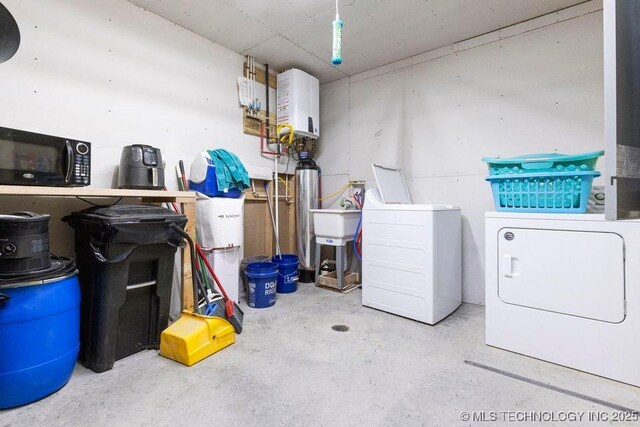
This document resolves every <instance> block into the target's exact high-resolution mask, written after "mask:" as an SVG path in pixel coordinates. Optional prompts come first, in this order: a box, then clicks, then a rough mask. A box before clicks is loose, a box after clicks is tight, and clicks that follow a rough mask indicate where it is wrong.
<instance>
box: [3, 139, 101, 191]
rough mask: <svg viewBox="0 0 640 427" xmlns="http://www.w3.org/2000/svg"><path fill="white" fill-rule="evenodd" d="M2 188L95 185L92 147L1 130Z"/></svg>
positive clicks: (67, 140) (64, 140) (76, 142)
mask: <svg viewBox="0 0 640 427" xmlns="http://www.w3.org/2000/svg"><path fill="white" fill-rule="evenodd" d="M0 184H7V185H44V186H56V187H77V186H84V185H89V184H91V144H90V143H88V142H84V141H75V140H73V139H68V138H60V137H57V136H50V135H42V134H39V133H33V132H26V131H22V130H17V129H9V128H3V127H0Z"/></svg>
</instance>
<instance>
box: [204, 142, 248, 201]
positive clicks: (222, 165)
mask: <svg viewBox="0 0 640 427" xmlns="http://www.w3.org/2000/svg"><path fill="white" fill-rule="evenodd" d="M209 156H211V160H213V165H214V166H215V168H216V181H217V184H218V189H219V190H220V191H223V192H225V193H226V192H227V191H229V189H231V188H238V189H240V190H244V189H246V188H249V185H250V181H249V173H248V172H247V170H246V169H245V167H244V165H243V164H242V162H241V161H240V159H239V158H238V156H236V155H235V154H233V153H230V152H228V151H227V150H223V149H218V150H209Z"/></svg>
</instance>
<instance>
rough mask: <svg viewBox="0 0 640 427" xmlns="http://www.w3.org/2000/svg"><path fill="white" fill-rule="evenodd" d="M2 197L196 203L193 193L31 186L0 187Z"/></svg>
mask: <svg viewBox="0 0 640 427" xmlns="http://www.w3.org/2000/svg"><path fill="white" fill-rule="evenodd" d="M0 196H35V197H87V198H91V197H135V198H141V199H148V200H158V201H162V200H166V201H180V202H187V203H188V202H189V200H190V199H192V200H193V201H195V198H196V193H195V192H193V191H162V190H127V189H119V188H96V187H39V186H31V185H0Z"/></svg>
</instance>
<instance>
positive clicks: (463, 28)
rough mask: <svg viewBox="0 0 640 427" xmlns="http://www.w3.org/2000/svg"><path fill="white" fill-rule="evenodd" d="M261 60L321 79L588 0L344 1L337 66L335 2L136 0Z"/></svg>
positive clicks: (298, 0)
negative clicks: (333, 58)
mask: <svg viewBox="0 0 640 427" xmlns="http://www.w3.org/2000/svg"><path fill="white" fill-rule="evenodd" d="M129 1H130V2H131V3H133V4H136V5H138V6H140V7H143V8H144V9H146V10H148V11H150V12H152V13H155V14H157V15H159V16H162V17H163V18H166V19H168V20H169V21H172V22H174V23H176V24H178V25H180V26H182V27H184V28H186V29H188V30H190V31H193V32H194V33H196V34H199V35H201V36H203V37H205V38H207V39H209V40H211V41H214V42H216V43H218V44H220V45H222V46H225V47H227V48H229V49H231V50H233V51H235V52H238V53H240V54H243V55H247V54H248V55H252V56H254V57H255V58H256V60H257V61H258V62H259V63H263V64H264V63H268V64H269V65H270V66H271V67H272V68H274V69H277V70H285V69H287V68H292V67H295V68H300V69H302V70H305V71H307V72H308V73H310V74H312V75H315V76H316V77H318V78H319V79H320V82H321V83H328V82H331V81H333V80H337V79H340V78H343V77H346V76H351V75H354V74H357V73H360V72H362V71H366V70H370V69H372V68H375V67H378V66H381V65H384V64H388V63H391V62H394V61H398V60H400V59H404V58H407V57H409V56H413V55H417V54H419V53H423V52H427V51H430V50H433V49H437V48H439V47H442V46H446V45H449V44H451V43H455V42H459V41H462V40H466V39H468V38H471V37H475V36H478V35H481V34H485V33H488V32H491V31H495V30H498V29H500V28H504V27H507V26H510V25H513V24H516V23H518V22H522V21H526V20H529V19H532V18H535V17H538V16H541V15H546V14H548V13H552V12H555V11H557V10H559V9H564V8H566V7H569V6H573V5H576V4H579V3H583V2H584V1H585V0H339V10H340V19H342V20H343V21H344V29H343V47H342V57H343V63H342V64H341V65H339V66H337V67H336V66H333V65H332V64H331V44H332V33H331V31H332V27H331V21H333V19H334V17H335V1H334V0H129Z"/></svg>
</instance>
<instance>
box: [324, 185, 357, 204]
mask: <svg viewBox="0 0 640 427" xmlns="http://www.w3.org/2000/svg"><path fill="white" fill-rule="evenodd" d="M349 187H351V183H350V182H347V183H346V184H345V185H343V186H342V187H341V188H340V189H339V190H338V191H336V192H335V193H333V194H329V195H328V196H324V197H323V198H321V199H318V201H319V202H322V201H324V200H327V199H332V198H334V197H336V196H340V195H341V194H342V193H344V192H345V191H347V189H348V188H349Z"/></svg>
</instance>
